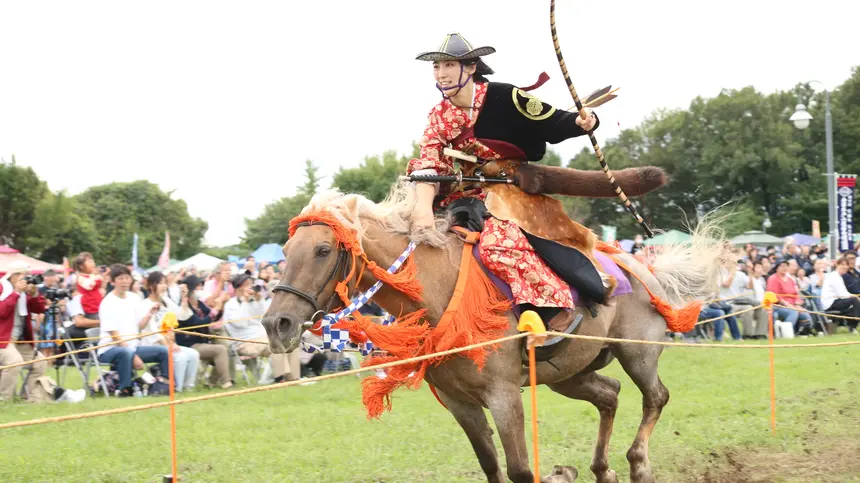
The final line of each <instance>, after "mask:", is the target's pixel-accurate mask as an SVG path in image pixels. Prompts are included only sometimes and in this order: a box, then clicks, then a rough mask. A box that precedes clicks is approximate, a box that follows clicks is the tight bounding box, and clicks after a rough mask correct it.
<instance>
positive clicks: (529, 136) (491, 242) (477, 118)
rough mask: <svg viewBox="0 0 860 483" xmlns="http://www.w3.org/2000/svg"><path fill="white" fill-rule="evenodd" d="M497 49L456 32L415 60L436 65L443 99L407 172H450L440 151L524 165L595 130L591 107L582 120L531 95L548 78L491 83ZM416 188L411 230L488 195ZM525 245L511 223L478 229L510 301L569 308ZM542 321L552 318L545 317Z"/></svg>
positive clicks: (565, 290) (474, 189)
mask: <svg viewBox="0 0 860 483" xmlns="http://www.w3.org/2000/svg"><path fill="white" fill-rule="evenodd" d="M494 52H495V49H494V48H492V47H479V48H473V47H472V45H471V44H470V43H469V42H468V41H467V40H466V39H465V38H463V36H461V35H460V34H458V33H453V34H449V35H447V36H446V37H445V39H444V40H443V42H442V44H441V45H440V46H439V48H438V49H437V50H436V51H432V52H425V53H422V54H421V55H419V56H418V57H417V59H418V60H423V61H429V62H433V75H434V78H435V80H436V88H437V89H439V91H440V92H441V93H442V100H441V101H440V102H439V103H438V104H437V105H436V106H434V107H433V109H432V110H431V111H430V114H429V120H428V125H427V128H426V129H425V131H424V135H423V136H422V138H421V141H420V148H421V150H420V157H418V158H416V159H413V160H411V161H410V162H409V164H408V167H407V174H408V175H451V174H454V159H452V158H451V157H449V156H446V155H444V154H443V149H444V148H446V147H451V148H453V149H455V150H458V151H461V152H464V153H468V154H471V155H475V156H477V158H478V159H479V160H481V161H482V162H486V161H515V162H521V163H525V162H528V161H538V160H540V159H541V158H542V157H543V156H544V154H545V153H546V143H552V144H556V143H559V142H561V141H564V140H566V139H569V138H572V137H576V136H582V135H584V134H587V133H588V132H590V131H592V130H594V129H596V128H597V126H598V125H599V121H598V119H597V116H596V115H595V114H594V113H593V112H591V110H588V116H587V117H586V118H585V119H583V118H581V117H580V116H579V115H577V114H575V113H572V112H567V111H563V110H557V109H555V108H554V107H552V106H550V105H549V104H547V103H544V102H541V101H540V100H539V99H537V98H536V97H534V96H533V95H531V94H529V93H528V90H531V89H533V88H536V87H538V86H540V85H541V84H543V82H545V81H546V80H547V79H548V77H546V76H545V74H543V75H542V76H541V79H540V80H539V82H538V83H537V84H535V85H534V86H531V87H528V88H523V89H520V88H517V87H515V86H513V85H511V84H504V83H499V82H489V81H488V80H487V78H486V76H487V75H490V74H493V70H492V69H490V67H489V66H487V64H486V63H484V61H483V60H482V58H481V57H482V56H485V55H489V54H492V53H494ZM415 189H416V192H417V203H416V205H415V208H414V212H413V230H414V231H415V232H416V233H417V232H420V231H421V230H425V229H431V228H432V227H433V226H434V214H433V209H434V205H436V206H438V207H446V206H448V205H451V204H452V203H454V202H455V201H456V200H458V199H463V198H473V199H474V198H477V199H479V200H484V198H485V197H486V196H487V194H486V192H485V191H484V190H483V189H482V188H481V187H480V186H470V187H469V189H466V190H460V191H455V192H453V193H445V192H444V187H443V190H442V193H441V194H440V186H439V184H438V183H423V182H419V183H417V185H416V188H415ZM437 194H440V196H439V197H437ZM434 198H437V199H436V202H435V203H434ZM438 198H442V199H441V200H439V199H438ZM530 240H531V238H528V237H527V236H526V233H524V231H522V230H521V229H520V226H518V225H517V224H516V223H514V222H513V221H511V220H503V219H499V218H496V217H492V216H490V217H487V218H486V219H485V220H484V221H483V227H482V229H481V242H480V248H479V252H480V255H481V259H482V261H483V263H484V264H485V265H486V267H487V268H488V269H489V270H491V271H492V272H493V273H494V274H495V275H496V276H498V277H499V278H501V279H502V280H504V281H505V282H507V283H508V285H510V287H511V291H512V292H513V303H514V304H517V305H522V304H525V305H530V306H533V307H538V308H539V307H555V308H558V309H573V308H574V302H573V299H572V296H571V293H570V286H569V285H568V283H566V282H565V281H564V280H562V278H561V277H559V276H558V275H557V274H556V273H555V272H554V271H553V270H552V269H551V268H550V267H549V266H548V265H547V263H546V262H545V260H544V259H543V258H542V257H541V256H540V255H539V254H538V253H536V252H535V250H534V247H533V244H532V243H530ZM589 265H590V264H589ZM591 271H595V269H594V268H593V267H592V268H591ZM595 272H596V271H595ZM598 281H599V278H598ZM598 283H599V282H598ZM601 301H602V300H601ZM557 312H558V310H555V311H553V313H557ZM541 315H544V314H541ZM544 320H549V319H548V318H547V317H545V316H544Z"/></svg>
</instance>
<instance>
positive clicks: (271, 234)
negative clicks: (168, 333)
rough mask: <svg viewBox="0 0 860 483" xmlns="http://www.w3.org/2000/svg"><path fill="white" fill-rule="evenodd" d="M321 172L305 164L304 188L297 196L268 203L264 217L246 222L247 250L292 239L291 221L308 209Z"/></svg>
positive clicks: (315, 167) (307, 163)
mask: <svg viewBox="0 0 860 483" xmlns="http://www.w3.org/2000/svg"><path fill="white" fill-rule="evenodd" d="M318 171H319V168H318V167H317V166H316V165H314V164H313V162H311V161H310V160H308V161H305V184H304V185H302V186H301V187H300V188H299V189H298V193H296V194H295V195H294V196H286V197H283V198H281V199H279V200H277V201H275V202H273V203H269V204H268V205H266V207H265V208H264V209H263V214H261V215H260V216H258V217H257V218H253V219H249V218H245V236H244V237H243V238H242V245H243V246H244V247H245V248H247V249H254V248H256V247H258V246H260V245H262V244H263V243H278V244H283V243H286V242H287V239H288V238H289V237H290V220H292V219H293V218H295V217H296V215H298V214H299V213H300V212H301V211H302V208H304V207H305V206H307V204H308V202H309V201H310V200H311V197H313V195H314V194H315V193H316V192H317V189H318V188H319V181H320V178H319V176H317V172H318Z"/></svg>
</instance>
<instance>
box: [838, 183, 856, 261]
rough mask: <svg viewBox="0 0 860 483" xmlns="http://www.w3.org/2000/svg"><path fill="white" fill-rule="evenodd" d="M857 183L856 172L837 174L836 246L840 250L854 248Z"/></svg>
mask: <svg viewBox="0 0 860 483" xmlns="http://www.w3.org/2000/svg"><path fill="white" fill-rule="evenodd" d="M856 184H857V175H856V174H837V175H836V213H837V215H836V224H837V238H836V240H837V244H836V247H837V248H838V249H839V251H840V252H844V251H846V250H853V249H854V185H856Z"/></svg>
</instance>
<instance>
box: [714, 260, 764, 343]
mask: <svg viewBox="0 0 860 483" xmlns="http://www.w3.org/2000/svg"><path fill="white" fill-rule="evenodd" d="M742 267H743V260H738V261H737V263H736V264H734V263H733V264H730V265H729V266H728V267H723V268H721V269H720V284H719V287H720V291H719V298H720V299H723V302H722V303H723V305H724V307H722V308H723V309H724V311H725V312H726V313H727V314H732V313H735V312H740V311H742V310H744V309H748V308H750V307H751V306H752V305H753V303H754V302H753V300H752V298H751V297H749V296H746V292H747V285H748V284H749V277H748V276H747V274H746V273H744V272H743V270H742V269H741V268H742ZM740 317H741V321H742V323H743V327H744V337H745V338H749V339H751V338H752V337H753V335H754V334H755V323H754V321H753V313H752V312H751V311H750V312H744V313H742V314H740ZM729 330H731V332H732V338H733V339H735V340H737V339H740V338H741V336H740V334H739V333H737V321H735V322H734V326H733V325H732V323H731V322H729ZM715 331H716V330H715Z"/></svg>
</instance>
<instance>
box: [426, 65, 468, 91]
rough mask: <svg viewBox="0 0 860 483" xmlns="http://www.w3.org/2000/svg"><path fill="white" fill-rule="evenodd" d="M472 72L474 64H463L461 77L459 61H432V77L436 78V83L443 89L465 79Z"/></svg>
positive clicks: (454, 85)
mask: <svg viewBox="0 0 860 483" xmlns="http://www.w3.org/2000/svg"><path fill="white" fill-rule="evenodd" d="M474 72H475V66H474V65H467V66H464V68H463V70H462V77H461V71H460V62H458V61H456V60H442V61H438V62H433V77H434V78H435V79H436V83H437V84H439V85H440V86H442V88H443V89H446V88H453V87H456V86H457V85H458V84H460V83H462V81H464V80H467V79H468V77H469V76H470V75H471V74H473V73H474Z"/></svg>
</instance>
